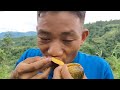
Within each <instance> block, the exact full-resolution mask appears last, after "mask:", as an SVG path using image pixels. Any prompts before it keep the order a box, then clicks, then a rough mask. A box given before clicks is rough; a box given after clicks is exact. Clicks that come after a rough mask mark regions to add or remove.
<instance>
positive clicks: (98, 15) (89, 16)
mask: <svg viewBox="0 0 120 90" xmlns="http://www.w3.org/2000/svg"><path fill="white" fill-rule="evenodd" d="M115 19H120V11H87V12H86V19H85V23H89V22H96V21H100V20H101V21H106V20H107V21H109V20H115Z"/></svg>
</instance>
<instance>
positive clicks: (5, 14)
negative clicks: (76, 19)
mask: <svg viewBox="0 0 120 90" xmlns="http://www.w3.org/2000/svg"><path fill="white" fill-rule="evenodd" d="M36 14H37V12H36V11H0V32H5V31H21V32H26V31H36V22H37V21H36ZM111 19H112V20H115V19H120V11H87V12H86V19H85V24H86V23H89V22H90V23H92V22H96V21H100V20H101V21H106V20H107V21H109V20H111Z"/></svg>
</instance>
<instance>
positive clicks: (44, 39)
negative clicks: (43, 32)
mask: <svg viewBox="0 0 120 90" xmlns="http://www.w3.org/2000/svg"><path fill="white" fill-rule="evenodd" d="M50 40H51V39H49V38H42V37H40V41H41V42H42V43H48V42H50Z"/></svg>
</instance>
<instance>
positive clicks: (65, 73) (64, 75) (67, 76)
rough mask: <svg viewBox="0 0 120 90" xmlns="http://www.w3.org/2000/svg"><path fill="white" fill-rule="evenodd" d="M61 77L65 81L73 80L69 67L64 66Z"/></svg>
mask: <svg viewBox="0 0 120 90" xmlns="http://www.w3.org/2000/svg"><path fill="white" fill-rule="evenodd" d="M61 75H62V78H63V79H73V77H72V76H71V74H70V73H69V70H68V67H67V65H66V64H64V65H63V67H62V70H61Z"/></svg>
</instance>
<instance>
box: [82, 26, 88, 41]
mask: <svg viewBox="0 0 120 90" xmlns="http://www.w3.org/2000/svg"><path fill="white" fill-rule="evenodd" d="M88 35H89V30H88V29H86V28H85V29H84V30H83V32H82V43H84V41H85V40H86V39H87V37H88Z"/></svg>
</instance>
